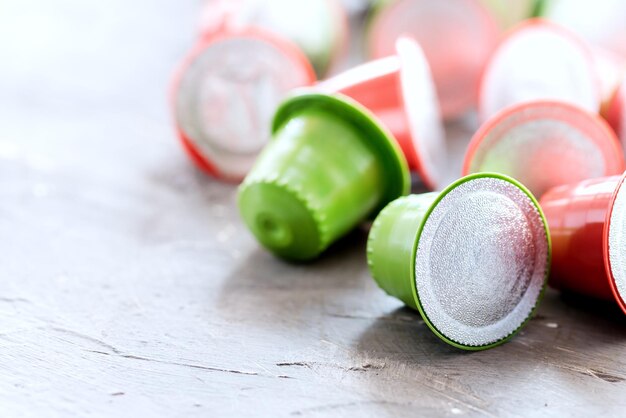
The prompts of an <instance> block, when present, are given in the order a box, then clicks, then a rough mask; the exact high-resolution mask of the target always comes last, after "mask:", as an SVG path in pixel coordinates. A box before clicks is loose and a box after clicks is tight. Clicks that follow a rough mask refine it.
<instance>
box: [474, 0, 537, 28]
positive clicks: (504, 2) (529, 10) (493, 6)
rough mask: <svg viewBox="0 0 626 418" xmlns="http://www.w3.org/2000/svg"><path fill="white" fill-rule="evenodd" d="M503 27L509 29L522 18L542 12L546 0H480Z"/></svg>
mask: <svg viewBox="0 0 626 418" xmlns="http://www.w3.org/2000/svg"><path fill="white" fill-rule="evenodd" d="M480 1H481V3H483V4H484V5H485V7H486V8H487V9H488V10H489V11H490V12H491V14H492V15H493V16H494V18H495V19H496V21H497V22H498V23H499V24H500V27H501V28H502V29H509V28H511V27H512V26H515V25H516V24H518V23H519V22H521V21H522V20H526V19H529V18H531V17H535V16H536V15H537V14H538V13H540V12H541V10H542V8H543V7H542V6H543V3H545V0H480Z"/></svg>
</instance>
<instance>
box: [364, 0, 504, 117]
mask: <svg viewBox="0 0 626 418" xmlns="http://www.w3.org/2000/svg"><path fill="white" fill-rule="evenodd" d="M499 33H500V30H499V28H498V24H497V23H496V22H495V20H494V19H493V17H492V16H491V14H490V13H489V12H488V11H487V10H486V9H485V7H484V6H483V5H482V4H481V3H480V2H479V1H478V0H437V1H432V0H394V1H389V2H386V3H383V5H382V6H380V7H379V8H378V10H377V12H376V13H375V14H374V15H373V17H372V20H371V22H370V25H369V31H368V35H367V36H368V37H367V42H368V48H369V54H370V56H371V57H372V58H382V57H385V56H389V55H393V54H395V52H396V51H395V42H396V39H398V38H399V37H400V36H403V35H407V36H410V37H412V38H414V39H415V40H416V41H417V42H419V44H420V45H421V47H422V48H423V49H424V54H425V55H426V59H427V60H428V63H429V64H430V68H431V70H432V73H433V78H434V80H435V86H436V88H437V94H438V96H439V102H440V104H441V111H442V115H443V117H444V118H447V119H450V118H454V117H457V116H459V115H460V114H462V113H463V112H465V111H466V110H468V109H470V108H471V107H473V106H475V104H476V100H477V96H478V83H479V80H480V76H481V74H482V71H483V68H484V65H485V63H486V61H487V59H488V58H489V55H490V53H491V51H492V50H493V47H494V46H495V44H496V43H497V40H498V37H499Z"/></svg>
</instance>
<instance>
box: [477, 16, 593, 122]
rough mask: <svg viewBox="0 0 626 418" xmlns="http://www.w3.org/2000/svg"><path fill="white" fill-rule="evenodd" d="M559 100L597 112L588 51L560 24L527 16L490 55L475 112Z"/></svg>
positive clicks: (489, 113)
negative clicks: (536, 101) (529, 18)
mask: <svg viewBox="0 0 626 418" xmlns="http://www.w3.org/2000/svg"><path fill="white" fill-rule="evenodd" d="M533 100H559V101H564V102H568V103H572V104H576V105H578V106H580V107H582V108H583V109H586V110H589V111H593V112H598V111H599V110H600V100H601V92H600V81H599V78H598V75H597V74H596V67H595V63H594V59H593V55H592V52H591V49H590V48H589V47H588V45H587V44H585V43H584V42H583V41H582V40H580V39H578V38H577V37H576V36H575V35H574V34H573V33H571V32H569V31H567V30H566V29H563V28H561V27H560V26H557V25H554V24H552V23H549V22H546V21H543V20H540V19H532V20H529V21H526V22H523V23H521V24H520V25H518V26H516V27H515V28H514V29H512V30H511V31H510V32H509V33H508V34H507V35H506V36H505V37H504V39H503V40H502V41H501V42H500V44H499V45H498V47H497V48H496V50H495V51H494V53H493V55H492V56H491V58H490V59H489V62H488V63H487V66H486V68H485V73H484V74H483V77H482V80H481V83H480V97H479V104H478V109H479V115H480V118H481V120H487V119H489V118H490V117H492V116H493V115H494V114H496V113H497V112H499V111H500V110H502V109H504V108H505V107H508V106H511V105H514V104H518V103H523V102H527V101H533Z"/></svg>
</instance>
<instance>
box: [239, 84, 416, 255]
mask: <svg viewBox="0 0 626 418" xmlns="http://www.w3.org/2000/svg"><path fill="white" fill-rule="evenodd" d="M409 188H410V180H409V172H408V167H407V163H406V160H405V158H404V156H403V155H402V151H401V150H400V149H399V147H398V146H397V145H396V142H395V141H394V140H393V138H391V137H390V135H389V134H388V132H387V131H386V130H385V129H384V128H383V127H382V126H381V125H379V123H378V122H377V121H376V120H375V118H374V117H373V116H372V115H371V114H370V113H369V111H367V110H366V109H365V108H364V107H362V106H361V105H359V104H358V103H356V102H355V101H353V100H351V99H349V98H347V97H345V96H341V95H325V94H319V93H304V94H299V95H296V96H293V97H292V98H290V99H288V100H287V101H285V102H284V103H283V104H282V105H281V106H280V107H279V108H278V111H277V112H276V115H275V116H274V121H273V124H272V141H270V143H269V144H268V146H267V147H266V148H265V150H264V151H263V152H262V153H261V155H260V156H259V158H258V160H257V162H256V163H255V165H254V167H253V169H252V170H251V171H250V173H249V174H248V176H247V177H246V179H245V180H244V182H243V183H242V185H241V186H240V189H239V202H238V203H239V209H240V212H241V216H242V218H243V220H244V222H245V223H246V225H247V226H248V228H249V229H250V231H252V233H253V234H254V236H255V237H256V238H257V240H258V241H259V242H260V243H261V244H262V245H263V246H265V247H266V248H267V249H268V250H270V251H271V252H273V253H274V254H276V255H278V256H280V257H283V258H286V259H291V260H310V259H313V258H315V257H317V256H318V255H319V254H321V253H322V252H323V251H324V250H325V249H326V248H328V246H329V245H330V244H331V243H333V242H334V241H335V240H337V239H338V238H339V237H341V236H342V235H345V234H346V233H347V232H349V231H350V230H352V229H353V228H354V227H355V226H357V225H358V224H359V223H361V222H362V221H364V220H365V219H367V218H368V217H371V216H375V215H376V214H377V213H378V211H379V210H380V209H381V208H382V207H383V206H385V205H386V204H387V203H388V202H390V201H392V200H394V199H395V198H397V197H399V196H402V195H405V194H407V193H408V191H409Z"/></svg>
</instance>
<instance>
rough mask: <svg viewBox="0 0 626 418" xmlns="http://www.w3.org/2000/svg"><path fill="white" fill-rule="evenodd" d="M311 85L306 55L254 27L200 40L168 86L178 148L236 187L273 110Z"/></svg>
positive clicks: (260, 145) (261, 142)
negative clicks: (294, 92) (293, 92)
mask: <svg viewBox="0 0 626 418" xmlns="http://www.w3.org/2000/svg"><path fill="white" fill-rule="evenodd" d="M314 81H315V74H314V72H313V69H312V67H311V65H310V63H309V61H308V60H307V58H306V56H305V55H304V54H303V53H302V52H301V51H300V49H299V48H298V47H297V46H296V45H295V44H293V43H291V42H290V41H289V40H286V39H284V38H280V37H278V36H276V35H274V34H271V33H268V32H265V31H262V30H260V29H253V28H247V29H244V30H242V31H230V30H229V31H224V32H217V33H214V34H212V35H211V36H205V37H203V38H201V40H200V41H199V43H198V44H197V45H196V46H195V47H194V48H193V49H192V51H191V52H190V54H189V55H188V56H187V58H185V59H184V61H183V63H182V65H181V66H180V68H179V70H178V71H177V73H176V75H175V77H174V81H173V86H172V107H173V112H174V116H175V120H176V126H177V130H178V133H179V136H180V138H181V140H182V143H183V145H184V147H185V149H186V150H187V152H188V154H189V155H190V157H191V158H192V159H193V161H194V162H195V163H196V164H197V165H198V166H199V167H200V168H201V169H203V170H204V171H206V172H207V173H209V174H211V175H214V176H216V177H219V178H222V179H225V180H230V181H239V180H241V179H242V178H243V177H244V176H245V175H246V173H247V172H248V170H249V169H250V167H252V164H253V163H254V160H255V159H256V157H257V155H258V153H259V152H260V151H261V149H262V148H263V147H264V146H265V144H266V143H267V141H268V139H269V135H270V122H271V119H272V116H273V115H274V112H275V110H276V106H277V105H278V104H279V103H280V102H281V101H282V100H283V99H284V97H285V95H286V94H287V92H289V91H290V90H291V89H293V88H295V87H299V86H306V85H310V84H312V83H313V82H314Z"/></svg>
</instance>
